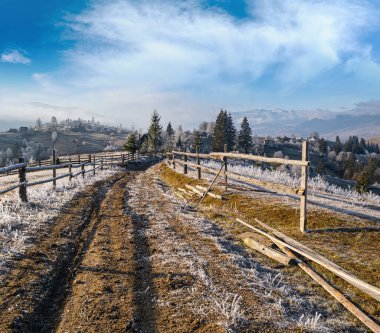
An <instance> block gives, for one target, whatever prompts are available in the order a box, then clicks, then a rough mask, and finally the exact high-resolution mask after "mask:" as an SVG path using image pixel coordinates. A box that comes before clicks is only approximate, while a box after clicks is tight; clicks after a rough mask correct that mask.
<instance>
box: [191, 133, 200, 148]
mask: <svg viewBox="0 0 380 333" xmlns="http://www.w3.org/2000/svg"><path fill="white" fill-rule="evenodd" d="M193 137H194V146H195V149H198V152H199V151H200V149H201V135H200V133H199V131H197V130H194V132H193Z"/></svg>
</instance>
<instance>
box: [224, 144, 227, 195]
mask: <svg viewBox="0 0 380 333" xmlns="http://www.w3.org/2000/svg"><path fill="white" fill-rule="evenodd" d="M224 152H225V153H227V152H228V148H227V145H226V144H224ZM223 163H224V190H225V191H226V192H227V188H228V177H227V156H224V157H223Z"/></svg>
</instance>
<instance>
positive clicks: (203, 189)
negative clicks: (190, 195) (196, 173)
mask: <svg viewBox="0 0 380 333" xmlns="http://www.w3.org/2000/svg"><path fill="white" fill-rule="evenodd" d="M195 187H196V188H197V189H198V190H201V191H203V192H205V191H207V187H205V186H201V185H195Z"/></svg>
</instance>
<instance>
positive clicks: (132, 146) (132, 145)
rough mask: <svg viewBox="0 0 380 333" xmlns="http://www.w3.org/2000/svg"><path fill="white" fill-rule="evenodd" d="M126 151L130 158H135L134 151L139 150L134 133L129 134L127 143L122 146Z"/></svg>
mask: <svg viewBox="0 0 380 333" xmlns="http://www.w3.org/2000/svg"><path fill="white" fill-rule="evenodd" d="M124 148H125V150H126V151H129V152H130V153H131V154H132V158H134V157H135V154H136V151H137V150H138V149H139V144H138V140H137V136H136V133H135V132H132V133H131V134H129V136H128V139H127V142H126V143H125V145H124Z"/></svg>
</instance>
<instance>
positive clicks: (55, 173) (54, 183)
mask: <svg viewBox="0 0 380 333" xmlns="http://www.w3.org/2000/svg"><path fill="white" fill-rule="evenodd" d="M55 153H56V152H55V149H53V156H52V160H51V164H52V165H53V166H54V165H56V163H57V159H56V154H55ZM56 176H57V170H56V169H53V178H55V177H56ZM56 185H57V181H56V180H55V179H54V180H53V187H54V188H55V187H56Z"/></svg>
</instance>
